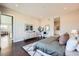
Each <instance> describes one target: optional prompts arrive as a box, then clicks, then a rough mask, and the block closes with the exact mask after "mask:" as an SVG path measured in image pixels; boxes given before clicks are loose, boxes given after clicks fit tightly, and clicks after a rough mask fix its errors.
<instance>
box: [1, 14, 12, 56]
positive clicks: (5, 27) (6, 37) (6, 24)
mask: <svg viewBox="0 0 79 59" xmlns="http://www.w3.org/2000/svg"><path fill="white" fill-rule="evenodd" d="M12 40H13V16H10V15H4V14H1V15H0V49H1V50H0V52H1V55H6V54H7V52H9V51H10V50H9V49H10V48H11V47H12Z"/></svg>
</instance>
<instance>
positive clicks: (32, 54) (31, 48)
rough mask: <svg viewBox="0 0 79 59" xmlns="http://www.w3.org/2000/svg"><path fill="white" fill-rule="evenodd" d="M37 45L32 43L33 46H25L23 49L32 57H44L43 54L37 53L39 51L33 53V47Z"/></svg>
mask: <svg viewBox="0 0 79 59" xmlns="http://www.w3.org/2000/svg"><path fill="white" fill-rule="evenodd" d="M35 44H36V43H32V44H28V45H25V46H23V47H22V48H23V49H24V50H25V51H27V52H28V53H29V54H30V55H31V56H42V54H41V53H39V52H37V51H33V49H34V48H33V46H34V45H35Z"/></svg>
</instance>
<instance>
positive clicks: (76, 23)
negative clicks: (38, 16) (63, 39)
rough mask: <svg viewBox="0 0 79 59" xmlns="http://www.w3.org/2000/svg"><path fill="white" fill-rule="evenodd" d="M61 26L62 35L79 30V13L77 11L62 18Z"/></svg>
mask: <svg viewBox="0 0 79 59" xmlns="http://www.w3.org/2000/svg"><path fill="white" fill-rule="evenodd" d="M60 22H61V23H60V24H61V26H60V27H61V28H60V29H61V31H60V32H61V34H63V33H65V32H68V33H70V32H71V30H74V29H76V30H79V11H75V12H72V13H69V14H66V15H64V16H61V17H60Z"/></svg>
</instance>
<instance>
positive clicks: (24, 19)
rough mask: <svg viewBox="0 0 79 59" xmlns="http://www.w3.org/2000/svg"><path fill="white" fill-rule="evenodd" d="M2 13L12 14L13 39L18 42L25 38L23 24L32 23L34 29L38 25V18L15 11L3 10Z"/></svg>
mask: <svg viewBox="0 0 79 59" xmlns="http://www.w3.org/2000/svg"><path fill="white" fill-rule="evenodd" d="M3 14H7V15H11V16H13V41H14V42H18V41H22V40H24V39H25V38H24V37H25V24H32V25H33V27H34V30H35V31H37V27H38V25H39V22H38V19H36V18H33V17H30V16H27V15H22V14H21V13H17V12H15V11H10V10H9V11H5V12H3Z"/></svg>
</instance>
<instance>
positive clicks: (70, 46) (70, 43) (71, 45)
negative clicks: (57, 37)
mask: <svg viewBox="0 0 79 59" xmlns="http://www.w3.org/2000/svg"><path fill="white" fill-rule="evenodd" d="M76 47H77V40H76V39H75V38H74V37H73V38H70V39H69V40H68V41H67V45H66V50H67V51H74V50H75V49H76Z"/></svg>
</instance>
